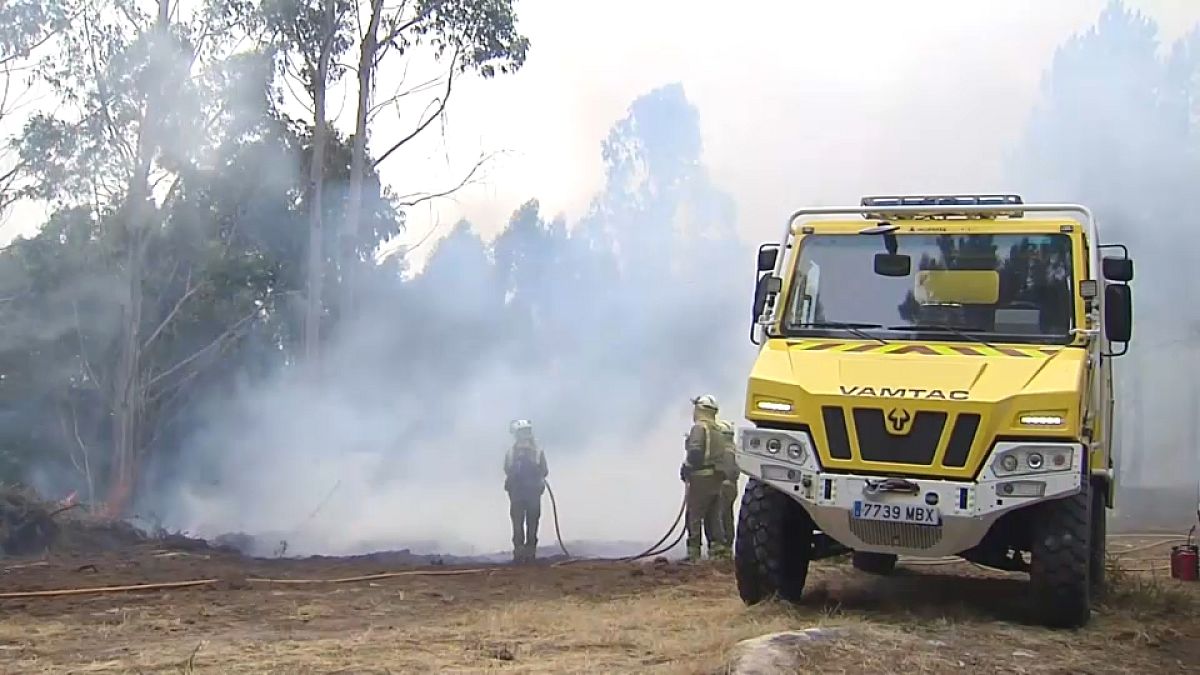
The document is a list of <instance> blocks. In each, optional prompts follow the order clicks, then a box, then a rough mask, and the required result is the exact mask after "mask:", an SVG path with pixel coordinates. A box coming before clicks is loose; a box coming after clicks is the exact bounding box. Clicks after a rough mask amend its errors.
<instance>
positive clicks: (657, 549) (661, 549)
mask: <svg viewBox="0 0 1200 675" xmlns="http://www.w3.org/2000/svg"><path fill="white" fill-rule="evenodd" d="M546 492H548V493H549V494H550V510H551V513H552V515H553V517H554V536H555V537H556V538H557V539H558V547H559V548H560V549H562V552H563V555H565V556H566V557H567V559H566V560H561V561H559V562H556V563H555V565H556V566H557V565H568V564H571V563H578V562H585V561H591V562H634V561H637V560H642V559H644V558H651V557H654V556H658V555H662V554H664V553H666V552H667V551H670V550H671V549H673V548H675V547H676V546H678V545H679V542H681V541H683V537H684V535H686V534H687V527H686V526H685V527H682V528H681V527H680V524H681V523H683V515H684V513H686V512H687V498H688V487H687V484H686V483H685V484H684V488H683V500H682V501H681V502H680V504H679V512H678V513H677V514H676V515H675V521H674V522H673V523H671V527H670V528H669V529H668V530H667V532H666V534H664V535H663V536H662V537H661V538H659V540H658V541H656V542H654V545H652V546H651V547H650V548H647V549H646V550H644V551H642V552H641V553H638V554H636V555H630V556H625V557H622V558H574V557H572V556H571V554H570V553H569V552H568V551H567V547H566V545H565V544H564V543H563V539H562V530H561V528H560V527H559V523H558V501H557V500H556V499H555V498H554V490H553V489H552V488H551V487H550V482H549V481H546ZM677 528H678V529H679V532H678V534H676V532H675V530H676V529H677ZM673 534H675V535H676V536H675V539H673V540H672V541H671V543H670V544H667V545H666V546H663V542H665V541H667V540H668V539H670V538H671V535H673Z"/></svg>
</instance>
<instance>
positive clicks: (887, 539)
mask: <svg viewBox="0 0 1200 675" xmlns="http://www.w3.org/2000/svg"><path fill="white" fill-rule="evenodd" d="M846 517H847V519H848V520H849V521H850V532H851V533H853V534H854V536H856V537H858V538H859V539H861V540H863V541H864V542H866V543H868V544H870V545H871V546H896V547H899V548H915V549H929V548H933V547H934V546H937V544H938V542H940V541H941V540H942V528H941V527H940V526H933V525H913V524H910V523H889V522H886V521H879V520H860V519H858V518H852V517H850V515H849V514H847V516H846Z"/></svg>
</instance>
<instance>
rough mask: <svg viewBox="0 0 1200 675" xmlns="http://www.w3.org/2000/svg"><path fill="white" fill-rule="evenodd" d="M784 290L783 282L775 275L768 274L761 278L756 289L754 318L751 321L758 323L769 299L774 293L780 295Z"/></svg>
mask: <svg viewBox="0 0 1200 675" xmlns="http://www.w3.org/2000/svg"><path fill="white" fill-rule="evenodd" d="M782 288H783V280H782V279H780V278H779V277H777V276H775V275H773V274H766V275H763V276H762V277H761V278H759V280H758V285H756V286H755V287H754V318H753V319H751V321H754V322H755V323H757V322H758V318H759V317H760V316H762V313H763V309H764V308H766V306H767V297H768V296H770V295H771V294H772V293H778V292H779V291H780V289H782Z"/></svg>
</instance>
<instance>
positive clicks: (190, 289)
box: [142, 267, 204, 351]
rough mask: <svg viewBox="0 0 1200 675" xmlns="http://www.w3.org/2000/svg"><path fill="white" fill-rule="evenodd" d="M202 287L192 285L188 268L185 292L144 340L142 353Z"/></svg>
mask: <svg viewBox="0 0 1200 675" xmlns="http://www.w3.org/2000/svg"><path fill="white" fill-rule="evenodd" d="M203 287H204V284H202V283H201V284H197V285H195V286H193V285H192V270H191V268H190V267H189V268H188V273H187V280H186V281H184V289H185V290H184V293H183V295H181V296H179V300H178V301H176V302H175V306H174V307H172V308H171V311H169V312H167V316H166V317H164V318H163V320H162V321H161V322H160V323H159V324H158V327H157V328H155V329H154V332H153V333H151V334H150V337H148V338H146V341H145V342H144V343H142V351H146V350H147V349H149V348H150V345H152V344H154V341H155V340H156V339H157V338H158V336H159V335H161V334H162V332H163V329H164V328H166V327H167V325H168V324H170V323H171V321H172V320H174V319H175V315H176V314H179V310H180V309H182V308H183V305H184V303H186V302H187V301H188V299H189V298H191V297H192V296H193V295H195V294H196V291H199V290H200V289H201V288H203Z"/></svg>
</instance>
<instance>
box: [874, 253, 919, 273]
mask: <svg viewBox="0 0 1200 675" xmlns="http://www.w3.org/2000/svg"><path fill="white" fill-rule="evenodd" d="M911 272H912V257H911V256H907V255H904V254H902V253H876V254H875V274H878V275H879V276H881V277H906V276H908V275H909V274H910V273H911Z"/></svg>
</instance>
